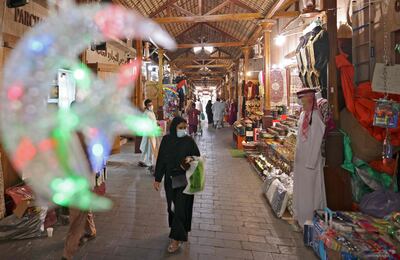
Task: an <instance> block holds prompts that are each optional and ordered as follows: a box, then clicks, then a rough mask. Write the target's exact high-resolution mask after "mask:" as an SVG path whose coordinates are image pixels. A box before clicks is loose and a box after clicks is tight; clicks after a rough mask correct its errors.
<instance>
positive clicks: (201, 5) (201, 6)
mask: <svg viewBox="0 0 400 260" xmlns="http://www.w3.org/2000/svg"><path fill="white" fill-rule="evenodd" d="M198 3H199V15H202V14H203V0H198Z"/></svg>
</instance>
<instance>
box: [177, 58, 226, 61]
mask: <svg viewBox="0 0 400 260" xmlns="http://www.w3.org/2000/svg"><path fill="white" fill-rule="evenodd" d="M192 59H193V60H232V58H230V57H210V58H198V57H193V58H192ZM181 60H187V58H177V59H175V61H181Z"/></svg>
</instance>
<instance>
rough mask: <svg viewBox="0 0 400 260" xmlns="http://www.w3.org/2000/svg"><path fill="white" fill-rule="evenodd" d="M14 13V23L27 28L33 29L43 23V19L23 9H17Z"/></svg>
mask: <svg viewBox="0 0 400 260" xmlns="http://www.w3.org/2000/svg"><path fill="white" fill-rule="evenodd" d="M14 12H15V13H14V21H15V22H17V23H20V24H23V25H25V26H29V27H33V26H34V25H36V24H37V23H39V22H41V21H42V18H40V17H39V16H37V15H34V14H32V13H30V12H28V11H26V10H23V9H22V8H15V11H14Z"/></svg>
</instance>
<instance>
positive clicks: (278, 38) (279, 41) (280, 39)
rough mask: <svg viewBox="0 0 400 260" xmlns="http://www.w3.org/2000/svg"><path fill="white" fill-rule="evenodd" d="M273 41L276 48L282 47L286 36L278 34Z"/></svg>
mask: <svg viewBox="0 0 400 260" xmlns="http://www.w3.org/2000/svg"><path fill="white" fill-rule="evenodd" d="M274 40H275V44H276V45H277V46H282V45H283V44H285V42H286V36H284V35H281V34H280V35H278V36H276V37H275V39H274Z"/></svg>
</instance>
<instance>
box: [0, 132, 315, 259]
mask: <svg viewBox="0 0 400 260" xmlns="http://www.w3.org/2000/svg"><path fill="white" fill-rule="evenodd" d="M197 142H198V144H199V147H200V150H201V151H202V154H203V155H204V156H205V157H206V158H207V160H206V174H207V176H206V189H205V191H204V192H203V193H202V194H200V195H197V196H196V197H195V203H194V212H193V223H192V232H191V233H190V236H189V242H188V243H185V244H184V245H183V246H182V248H181V249H180V251H179V252H178V253H177V254H174V255H170V254H168V253H166V247H167V245H168V243H169V239H168V234H169V228H168V221H167V211H166V203H165V194H164V192H163V191H161V192H155V191H154V190H153V188H152V182H153V178H152V177H151V176H150V175H148V174H147V173H146V171H145V170H143V169H142V168H140V167H137V166H136V165H137V162H138V160H139V156H138V155H135V154H133V145H132V143H128V145H126V146H124V147H123V149H122V153H121V154H117V155H113V156H112V157H111V163H110V165H109V167H108V173H109V174H108V176H109V179H108V180H107V196H108V197H109V198H110V199H111V200H113V202H114V208H113V209H112V210H111V211H109V212H101V213H95V222H96V225H97V230H98V237H97V238H96V239H95V240H93V241H91V242H89V243H88V244H86V245H84V246H83V247H82V248H81V249H80V251H79V253H78V254H77V255H76V257H75V259H88V260H92V259H95V260H109V259H110V260H111V259H112V260H128V259H129V260H131V259H152V260H157V259H171V260H180V259H182V260H214V259H218V260H221V259H256V260H270V259H279V260H284V259H307V260H308V259H316V257H315V255H314V254H313V253H312V251H310V250H309V249H306V248H305V247H304V246H303V245H302V236H301V234H299V233H294V232H293V231H292V229H291V227H290V226H289V225H288V224H287V223H286V222H285V221H282V220H280V219H277V218H276V217H275V216H274V213H273V212H272V210H271V208H270V207H269V206H268V204H267V202H266V200H265V198H264V196H263V195H262V182H261V180H260V179H259V177H258V176H257V175H256V174H255V173H254V172H253V171H252V170H251V168H250V166H249V165H248V163H247V162H246V160H245V159H240V158H232V157H231V156H230V153H229V149H230V144H231V129H222V130H219V131H216V130H214V129H206V128H205V131H204V136H203V137H201V138H199V139H197ZM66 231H67V227H65V226H63V227H56V229H55V231H54V237H53V238H51V239H50V238H47V239H46V238H45V239H33V240H24V241H11V242H3V243H0V251H1V252H2V255H1V257H0V258H1V259H6V260H8V259H10V260H11V259H12V260H13V259H18V260H20V259H29V260H31V259H38V260H39V259H40V260H42V259H44V260H47V259H60V256H61V254H62V249H63V243H64V239H65V235H66Z"/></svg>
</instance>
